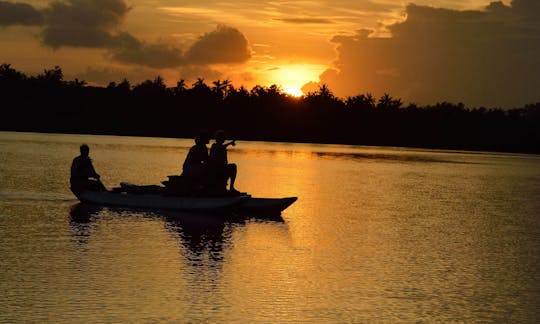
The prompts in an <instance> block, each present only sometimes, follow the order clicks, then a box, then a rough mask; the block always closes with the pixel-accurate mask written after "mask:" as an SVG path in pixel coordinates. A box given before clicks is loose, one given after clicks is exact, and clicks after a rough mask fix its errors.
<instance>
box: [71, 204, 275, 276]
mask: <svg viewBox="0 0 540 324" xmlns="http://www.w3.org/2000/svg"><path fill="white" fill-rule="evenodd" d="M102 212H110V213H112V214H113V215H114V214H116V215H118V217H121V216H122V214H124V213H126V212H127V213H129V214H130V215H133V214H134V213H135V214H137V215H138V216H141V217H143V218H147V219H156V220H161V221H164V222H165V228H166V229H167V231H169V232H170V233H171V234H172V235H173V236H174V237H176V238H177V239H178V242H179V243H180V244H181V246H182V247H183V248H184V249H185V251H186V252H187V253H186V255H185V256H184V257H185V259H186V260H187V262H188V263H189V264H191V265H194V266H199V265H204V264H205V263H206V262H207V261H208V263H209V264H212V265H216V264H218V263H220V262H221V261H223V251H224V249H226V248H227V247H230V245H231V244H232V243H231V239H232V233H233V230H234V228H236V227H238V226H245V224H246V222H249V221H265V222H277V223H283V222H284V220H283V218H282V217H281V215H280V214H261V215H257V214H236V213H190V212H179V211H166V210H148V209H136V208H123V207H103V206H98V205H93V204H85V203H77V204H75V205H73V206H71V209H70V226H71V229H72V233H73V237H74V238H75V240H76V241H77V242H78V243H87V242H88V239H89V237H90V236H91V235H92V232H93V231H94V227H95V222H96V220H97V219H99V217H100V214H101V213H102Z"/></svg>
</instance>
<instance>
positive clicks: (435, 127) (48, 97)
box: [0, 63, 540, 153]
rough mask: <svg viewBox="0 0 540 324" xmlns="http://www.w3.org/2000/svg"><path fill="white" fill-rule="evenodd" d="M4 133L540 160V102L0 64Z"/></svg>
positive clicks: (2, 125) (0, 125) (2, 128)
mask: <svg viewBox="0 0 540 324" xmlns="http://www.w3.org/2000/svg"><path fill="white" fill-rule="evenodd" d="M0 98H1V103H2V118H1V119H0V129H1V130H9V131H34V132H52V133H82V134H110V135H134V136H156V137H177V138H190V137H193V136H194V135H195V134H197V133H198V132H199V131H200V130H201V129H206V130H208V131H214V130H217V129H224V130H226V131H227V132H228V133H229V134H231V135H232V136H233V137H235V138H236V139H242V140H264V141H284V142H305V143H341V144H353V145H377V146H404V147H422V148H438V149H454V150H487V151H505V152H523V153H540V102H538V103H534V104H529V105H525V106H524V107H520V108H514V109H508V110H506V109H501V108H486V107H475V108H468V107H465V105H464V104H462V103H457V104H455V103H449V102H440V103H436V104H433V105H426V106H418V105H415V104H412V103H411V104H408V105H405V104H404V103H403V101H402V100H401V99H399V98H393V97H392V96H390V95H389V94H384V95H383V96H381V97H379V98H376V97H374V96H373V95H371V94H369V93H367V94H359V95H356V96H351V97H347V98H339V97H337V96H335V95H334V94H333V93H332V91H331V90H330V89H329V88H328V87H327V86H326V85H322V86H320V87H319V89H318V90H317V91H314V92H310V93H308V94H306V95H304V96H302V97H294V96H291V95H288V94H287V93H285V92H283V91H282V89H281V88H280V87H278V86H276V85H272V86H259V85H257V86H255V87H253V88H252V89H246V88H245V87H239V88H237V87H235V86H234V85H233V84H232V83H231V82H230V81H228V80H216V81H213V82H211V83H210V84H207V83H206V82H205V80H204V79H201V78H199V79H198V80H197V81H196V82H194V83H193V84H191V85H188V84H186V82H185V81H184V80H179V81H178V82H177V84H176V86H174V87H168V86H167V85H166V84H165V83H164V80H163V78H161V77H160V76H158V77H156V78H155V79H154V80H146V81H143V82H141V83H139V84H135V85H132V84H131V83H130V82H129V81H128V80H126V79H124V80H123V81H121V82H118V83H116V82H110V83H109V84H108V85H107V86H103V87H100V86H91V85H88V84H87V83H86V82H85V81H81V80H78V79H75V80H71V81H68V80H64V75H63V72H62V69H61V68H60V67H58V66H56V67H54V68H53V69H45V70H44V71H43V72H42V73H40V74H38V75H35V76H27V75H25V74H24V73H22V72H20V71H17V70H16V69H14V68H12V67H11V65H10V64H7V63H5V64H2V65H0Z"/></svg>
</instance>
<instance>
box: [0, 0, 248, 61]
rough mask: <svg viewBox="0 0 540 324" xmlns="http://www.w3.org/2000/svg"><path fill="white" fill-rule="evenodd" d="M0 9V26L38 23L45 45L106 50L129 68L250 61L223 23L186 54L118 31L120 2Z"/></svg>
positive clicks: (243, 43)
mask: <svg viewBox="0 0 540 324" xmlns="http://www.w3.org/2000/svg"><path fill="white" fill-rule="evenodd" d="M0 9H1V10H0V26H2V25H4V26H7V25H15V24H18V25H21V24H27V25H28V24H37V25H39V24H42V25H43V31H42V34H41V36H42V42H43V44H44V45H46V46H50V47H53V48H60V47H83V48H102V49H107V50H109V56H110V57H111V58H112V59H114V60H116V61H118V62H123V63H128V64H135V65H141V66H146V67H150V68H157V69H161V68H169V67H179V66H186V65H206V64H227V63H241V62H245V61H246V60H248V59H249V58H250V57H251V49H250V48H249V44H248V41H247V39H246V37H245V36H244V35H243V34H242V33H241V32H240V31H239V30H237V29H235V28H232V27H228V26H225V25H218V26H217V28H216V30H214V31H212V32H209V33H206V34H204V35H203V36H201V37H200V38H199V39H197V40H196V41H195V43H194V44H193V45H191V47H189V48H188V49H187V51H186V52H185V54H184V53H182V50H181V49H180V48H178V46H176V45H174V44H171V43H165V42H147V41H144V40H141V39H139V38H137V37H135V36H133V35H132V34H130V33H128V32H125V31H120V27H121V25H122V22H123V20H124V18H125V17H126V15H127V14H128V12H129V11H130V8H129V7H128V6H127V4H126V3H125V2H124V0H67V1H54V2H52V3H50V4H49V6H48V7H46V8H44V9H42V10H37V9H35V8H34V7H32V6H31V5H29V4H19V3H11V2H4V1H0Z"/></svg>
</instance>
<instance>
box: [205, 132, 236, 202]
mask: <svg viewBox="0 0 540 324" xmlns="http://www.w3.org/2000/svg"><path fill="white" fill-rule="evenodd" d="M225 138H226V136H225V131H223V130H218V131H217V132H216V134H215V139H216V142H215V143H214V144H212V147H211V148H210V163H211V165H212V168H213V171H214V172H215V177H216V181H218V183H220V184H224V187H225V188H227V182H228V181H229V179H230V187H229V190H230V192H232V193H236V194H238V193H240V192H239V191H238V190H236V188H235V187H234V182H235V180H236V173H237V167H236V164H234V163H229V160H228V158H227V147H228V146H229V145H232V146H234V145H236V143H235V141H234V140H232V141H230V142H229V143H225Z"/></svg>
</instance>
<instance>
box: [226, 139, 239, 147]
mask: <svg viewBox="0 0 540 324" xmlns="http://www.w3.org/2000/svg"><path fill="white" fill-rule="evenodd" d="M235 142H236V141H235V140H232V141H230V142H229V143H227V144H223V146H225V147H227V146H229V145H232V146H235V145H236V143H235Z"/></svg>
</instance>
